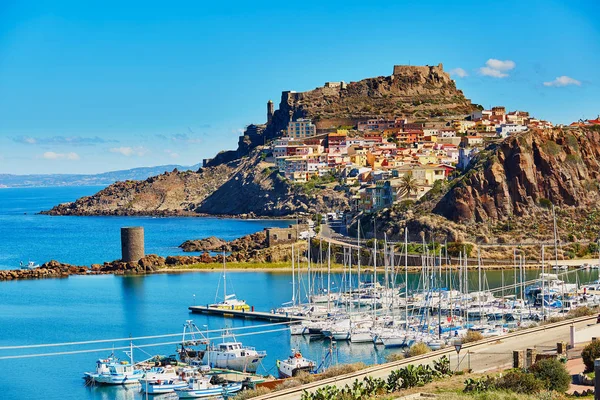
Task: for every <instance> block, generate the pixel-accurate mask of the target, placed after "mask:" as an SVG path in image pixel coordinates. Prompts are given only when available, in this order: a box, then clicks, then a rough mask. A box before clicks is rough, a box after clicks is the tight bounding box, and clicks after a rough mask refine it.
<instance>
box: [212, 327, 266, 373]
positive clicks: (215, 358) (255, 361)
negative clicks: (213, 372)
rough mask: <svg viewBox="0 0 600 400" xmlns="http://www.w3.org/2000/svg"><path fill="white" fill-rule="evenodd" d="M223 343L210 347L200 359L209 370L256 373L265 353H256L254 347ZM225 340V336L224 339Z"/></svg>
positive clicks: (234, 342) (233, 341) (237, 343)
mask: <svg viewBox="0 0 600 400" xmlns="http://www.w3.org/2000/svg"><path fill="white" fill-rule="evenodd" d="M226 336H229V337H231V338H232V339H233V340H232V341H223V343H220V344H219V345H217V346H210V347H209V348H208V349H207V350H206V351H205V352H204V355H203V357H202V362H203V363H204V364H206V365H208V366H210V367H211V368H225V369H233V370H236V371H241V372H256V369H257V368H258V365H259V364H260V362H261V360H262V359H263V358H265V357H266V356H267V353H266V352H265V351H257V350H256V349H255V348H254V347H246V346H243V345H242V343H240V342H236V341H235V337H234V336H233V335H226ZM223 339H225V336H224V338H223Z"/></svg>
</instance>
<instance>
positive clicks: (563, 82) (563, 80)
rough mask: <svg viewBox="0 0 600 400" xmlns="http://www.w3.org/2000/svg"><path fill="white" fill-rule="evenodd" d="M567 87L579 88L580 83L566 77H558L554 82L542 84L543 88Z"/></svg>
mask: <svg viewBox="0 0 600 400" xmlns="http://www.w3.org/2000/svg"><path fill="white" fill-rule="evenodd" d="M569 85H576V86H581V82H580V81H578V80H577V79H573V78H571V77H569V76H566V75H563V76H558V77H556V79H555V80H553V81H550V82H544V86H554V87H561V86H569Z"/></svg>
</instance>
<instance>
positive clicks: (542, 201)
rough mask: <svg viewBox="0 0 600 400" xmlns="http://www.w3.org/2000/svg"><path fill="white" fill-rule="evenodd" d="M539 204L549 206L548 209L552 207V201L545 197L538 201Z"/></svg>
mask: <svg viewBox="0 0 600 400" xmlns="http://www.w3.org/2000/svg"><path fill="white" fill-rule="evenodd" d="M538 204H539V205H540V207H544V208H548V209H550V208H552V202H551V201H550V200H548V199H547V198H545V197H542V198H541V199H540V200H539V201H538Z"/></svg>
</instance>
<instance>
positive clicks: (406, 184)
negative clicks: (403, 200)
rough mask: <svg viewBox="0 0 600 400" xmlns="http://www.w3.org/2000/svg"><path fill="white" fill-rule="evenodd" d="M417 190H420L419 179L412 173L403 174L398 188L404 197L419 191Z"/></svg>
mask: <svg viewBox="0 0 600 400" xmlns="http://www.w3.org/2000/svg"><path fill="white" fill-rule="evenodd" d="M417 190H419V185H418V184H417V180H416V179H413V177H412V174H406V175H404V176H402V179H401V180H400V185H399V190H398V192H399V193H400V194H401V195H402V197H410V195H411V194H412V193H417Z"/></svg>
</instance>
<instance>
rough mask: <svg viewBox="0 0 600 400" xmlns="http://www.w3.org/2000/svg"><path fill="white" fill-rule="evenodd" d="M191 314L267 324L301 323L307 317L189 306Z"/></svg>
mask: <svg viewBox="0 0 600 400" xmlns="http://www.w3.org/2000/svg"><path fill="white" fill-rule="evenodd" d="M188 308H189V310H190V311H191V312H192V313H195V314H209V315H220V316H222V317H228V318H241V319H257V320H262V321H269V322H290V323H293V322H302V321H304V320H307V319H308V318H307V317H303V316H299V315H291V314H276V313H271V312H263V311H254V307H252V310H251V311H244V310H230V309H223V308H216V307H208V306H190V307H188Z"/></svg>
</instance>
